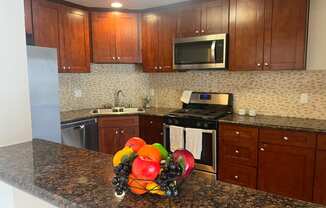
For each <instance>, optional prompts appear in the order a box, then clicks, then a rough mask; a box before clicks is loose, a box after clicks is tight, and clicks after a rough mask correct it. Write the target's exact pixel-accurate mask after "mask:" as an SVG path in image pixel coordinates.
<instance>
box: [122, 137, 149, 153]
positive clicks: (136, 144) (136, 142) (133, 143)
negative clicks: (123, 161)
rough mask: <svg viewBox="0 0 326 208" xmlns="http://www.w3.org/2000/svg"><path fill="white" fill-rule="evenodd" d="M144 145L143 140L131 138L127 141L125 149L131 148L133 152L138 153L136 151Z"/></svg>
mask: <svg viewBox="0 0 326 208" xmlns="http://www.w3.org/2000/svg"><path fill="white" fill-rule="evenodd" d="M145 144H146V142H145V141H144V140H143V139H141V138H139V137H132V138H130V139H129V140H128V141H127V143H126V145H125V147H131V149H132V150H133V151H134V152H138V150H139V149H140V148H142V147H143V146H144V145H145Z"/></svg>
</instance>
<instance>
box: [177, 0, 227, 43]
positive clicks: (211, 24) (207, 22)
mask: <svg viewBox="0 0 326 208" xmlns="http://www.w3.org/2000/svg"><path fill="white" fill-rule="evenodd" d="M228 21H229V0H214V1H204V2H203V3H192V4H188V5H185V6H182V7H180V8H179V9H178V15H177V37H178V38H183V37H193V36H197V35H210V34H218V33H227V32H228Z"/></svg>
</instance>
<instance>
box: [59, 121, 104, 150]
mask: <svg viewBox="0 0 326 208" xmlns="http://www.w3.org/2000/svg"><path fill="white" fill-rule="evenodd" d="M61 142H62V144H65V145H68V146H73V147H78V148H85V149H89V150H93V151H98V150H99V144H98V127H97V119H88V120H81V121H76V122H71V123H65V124H62V125H61Z"/></svg>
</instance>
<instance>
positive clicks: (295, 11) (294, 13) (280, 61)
mask: <svg viewBox="0 0 326 208" xmlns="http://www.w3.org/2000/svg"><path fill="white" fill-rule="evenodd" d="M294 5H295V6H294ZM307 7H308V3H307V0H269V1H265V12H266V14H265V24H266V25H265V28H266V30H265V49H264V54H265V55H264V69H270V70H281V69H304V68H305V56H306V29H307Z"/></svg>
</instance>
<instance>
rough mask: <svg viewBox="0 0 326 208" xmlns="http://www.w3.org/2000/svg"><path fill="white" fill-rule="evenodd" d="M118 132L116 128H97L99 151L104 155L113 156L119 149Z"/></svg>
mask: <svg viewBox="0 0 326 208" xmlns="http://www.w3.org/2000/svg"><path fill="white" fill-rule="evenodd" d="M119 138H120V131H119V129H118V128H111V127H100V128H99V150H100V152H102V153H106V154H115V153H116V152H117V151H119V149H120V141H119Z"/></svg>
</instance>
